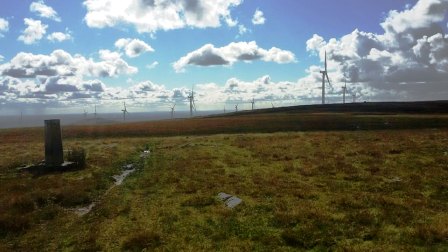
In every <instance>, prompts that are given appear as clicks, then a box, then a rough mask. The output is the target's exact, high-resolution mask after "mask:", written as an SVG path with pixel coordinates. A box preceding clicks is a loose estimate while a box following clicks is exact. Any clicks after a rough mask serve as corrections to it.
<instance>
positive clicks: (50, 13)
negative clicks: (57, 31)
mask: <svg viewBox="0 0 448 252" xmlns="http://www.w3.org/2000/svg"><path fill="white" fill-rule="evenodd" d="M30 11H31V12H35V13H37V15H38V16H40V17H43V18H48V19H52V20H54V21H57V22H61V18H60V17H59V16H58V13H57V12H56V11H55V10H54V9H53V8H52V7H50V6H48V5H46V4H45V2H44V1H43V0H40V1H36V2H32V3H31V5H30Z"/></svg>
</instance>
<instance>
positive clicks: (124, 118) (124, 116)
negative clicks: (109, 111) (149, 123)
mask: <svg viewBox="0 0 448 252" xmlns="http://www.w3.org/2000/svg"><path fill="white" fill-rule="evenodd" d="M123 107H124V108H123V109H122V110H121V111H122V112H123V121H126V113H128V114H129V112H128V110H127V108H126V102H123Z"/></svg>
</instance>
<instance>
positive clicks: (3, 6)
mask: <svg viewBox="0 0 448 252" xmlns="http://www.w3.org/2000/svg"><path fill="white" fill-rule="evenodd" d="M447 10H448V0H418V1H417V0H364V1H359V0H339V1H330V0H301V1H298V0H276V1H269V0H216V1H209V0H128V1H113V0H83V1H60V0H34V1H33V0H21V1H7V0H0V115H1V114H17V113H20V112H24V113H28V114H34V113H44V114H45V113H47V114H51V113H81V112H82V113H83V111H84V110H87V111H90V112H93V107H94V106H97V108H98V110H100V111H103V112H120V110H121V109H122V106H123V105H122V103H123V102H126V105H127V109H128V110H132V111H139V112H149V111H165V110H167V111H169V110H170V107H171V106H172V105H173V104H176V108H177V109H178V110H187V108H188V106H187V105H188V95H189V92H190V91H191V89H193V90H194V94H195V103H196V106H197V109H198V110H223V109H224V108H227V110H231V109H232V108H234V106H235V105H236V104H239V108H240V109H249V108H250V107H251V104H250V101H252V100H254V101H255V107H256V108H263V107H270V106H272V105H274V106H290V105H300V104H318V103H321V96H322V81H321V79H322V75H321V73H320V71H321V70H323V67H324V66H323V65H324V59H325V56H324V55H325V52H326V53H327V61H328V69H327V71H328V76H329V79H330V82H331V84H328V83H326V88H325V89H326V102H327V103H341V102H342V93H343V91H342V90H343V87H344V85H346V86H347V97H348V98H347V100H349V101H350V102H352V101H353V100H355V101H357V102H359V101H416V100H441V99H448V35H446V33H447V30H448V20H447Z"/></svg>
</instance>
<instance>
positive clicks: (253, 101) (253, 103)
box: [250, 98, 255, 110]
mask: <svg viewBox="0 0 448 252" xmlns="http://www.w3.org/2000/svg"><path fill="white" fill-rule="evenodd" d="M250 103H252V110H254V105H255V99H254V98H252V101H251V102H250Z"/></svg>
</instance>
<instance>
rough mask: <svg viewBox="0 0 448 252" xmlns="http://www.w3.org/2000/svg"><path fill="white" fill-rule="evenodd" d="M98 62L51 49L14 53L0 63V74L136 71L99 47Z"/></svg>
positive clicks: (92, 74)
mask: <svg viewBox="0 0 448 252" xmlns="http://www.w3.org/2000/svg"><path fill="white" fill-rule="evenodd" d="M99 54H100V58H101V60H102V61H94V60H93V59H91V58H89V59H86V58H84V57H83V56H81V55H78V54H76V55H74V56H72V55H71V54H69V53H67V52H65V51H63V50H55V51H53V52H52V53H51V54H49V55H43V54H32V53H24V52H20V53H18V54H17V55H16V56H15V57H14V58H12V59H11V61H10V62H7V63H5V64H3V65H0V74H1V75H3V76H10V77H14V78H36V77H38V76H43V77H45V78H48V77H55V76H59V77H61V76H65V77H70V76H76V77H78V78H82V77H84V76H88V77H116V76H119V75H123V74H134V73H137V71H138V69H137V68H135V67H132V66H129V65H128V63H127V62H126V61H124V60H123V59H122V58H121V57H120V55H119V54H118V55H117V54H114V53H112V52H110V51H107V50H103V51H100V52H99Z"/></svg>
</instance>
